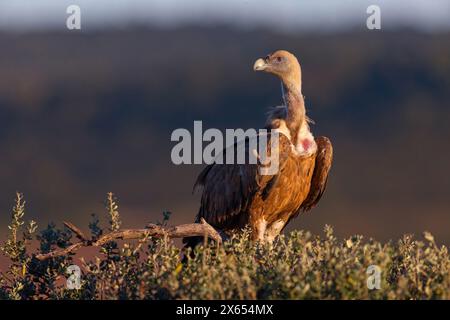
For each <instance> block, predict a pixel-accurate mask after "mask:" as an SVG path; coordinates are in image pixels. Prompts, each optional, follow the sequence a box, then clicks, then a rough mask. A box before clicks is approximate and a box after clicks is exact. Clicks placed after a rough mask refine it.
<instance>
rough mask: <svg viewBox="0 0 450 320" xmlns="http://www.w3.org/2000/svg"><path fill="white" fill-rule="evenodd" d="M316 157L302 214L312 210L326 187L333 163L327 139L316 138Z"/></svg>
mask: <svg viewBox="0 0 450 320" xmlns="http://www.w3.org/2000/svg"><path fill="white" fill-rule="evenodd" d="M316 143H317V156H316V165H315V167H314V173H313V176H312V179H311V188H310V190H309V194H308V196H307V198H306V200H305V201H303V203H302V206H301V208H300V210H302V211H303V212H305V211H309V210H311V209H312V208H314V207H315V206H316V205H317V203H318V202H319V200H320V198H321V197H322V194H323V192H324V191H325V188H326V186H327V180H328V173H329V171H330V168H331V163H332V162H333V146H332V145H331V141H330V139H328V138H327V137H318V138H316Z"/></svg>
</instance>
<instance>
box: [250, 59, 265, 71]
mask: <svg viewBox="0 0 450 320" xmlns="http://www.w3.org/2000/svg"><path fill="white" fill-rule="evenodd" d="M266 68H267V63H266V61H264V59H262V58H259V59H258V60H256V61H255V64H254V65H253V70H254V71H263V70H265V69H266Z"/></svg>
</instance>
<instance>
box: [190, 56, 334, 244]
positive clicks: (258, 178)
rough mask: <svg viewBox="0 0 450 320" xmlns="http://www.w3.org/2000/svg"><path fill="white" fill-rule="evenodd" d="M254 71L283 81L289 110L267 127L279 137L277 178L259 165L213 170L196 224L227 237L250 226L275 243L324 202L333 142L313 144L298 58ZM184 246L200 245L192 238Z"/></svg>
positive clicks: (202, 182) (204, 175)
mask: <svg viewBox="0 0 450 320" xmlns="http://www.w3.org/2000/svg"><path fill="white" fill-rule="evenodd" d="M253 69H254V70H255V71H259V72H266V73H270V74H273V75H275V76H276V77H278V78H279V79H280V80H281V88H282V98H283V102H284V104H283V105H282V106H279V107H275V108H273V109H272V110H271V111H270V112H269V115H268V119H267V123H266V128H267V129H270V130H271V133H269V134H268V135H269V136H270V137H272V138H273V136H274V132H276V133H277V136H278V140H279V143H278V150H277V151H278V154H279V157H278V159H279V160H278V161H279V169H278V172H276V173H274V174H270V175H262V174H261V171H260V170H259V169H260V168H261V166H262V165H261V164H260V163H257V164H248V163H247V164H219V163H213V164H210V165H208V166H207V167H206V168H205V169H204V170H203V171H202V172H201V173H200V175H199V176H198V178H197V181H196V183H195V187H202V188H203V193H202V197H201V204H200V209H199V211H198V214H197V221H199V220H200V219H201V218H204V219H205V220H206V221H207V222H208V223H209V224H211V225H212V226H213V227H215V228H218V229H221V230H222V231H224V232H227V231H232V230H239V229H241V228H243V227H244V226H246V225H249V226H250V228H251V234H252V239H253V240H259V241H268V242H271V241H273V239H274V238H275V237H276V236H277V235H279V234H280V232H281V231H282V230H283V229H284V228H285V227H286V225H287V224H288V223H289V221H291V219H293V218H295V217H297V216H298V215H299V213H301V212H305V211H308V210H310V209H312V208H313V207H314V206H315V205H316V204H317V203H318V202H319V200H320V198H321V197H322V194H323V192H324V190H325V187H326V184H327V178H328V172H329V170H330V167H331V163H332V157H333V148H332V145H331V142H330V140H329V139H328V138H326V137H318V138H314V136H313V134H312V133H311V131H310V127H309V122H310V120H309V118H308V117H307V116H306V110H305V103H304V98H303V94H302V75H301V68H300V64H299V62H298V60H297V58H296V57H295V56H294V55H293V54H291V53H289V52H287V51H284V50H279V51H276V52H274V53H272V54H269V55H268V56H266V57H265V58H260V59H258V60H256V62H255V64H254V66H253ZM236 145H237V144H235V145H234V148H236ZM248 145H249V143H248V141H246V147H247V148H248ZM267 148H270V147H269V146H268V147H267ZM271 151H272V152H273V150H271ZM271 151H270V150H269V151H268V152H269V153H270V152H271ZM224 152H226V150H224ZM197 240H198V239H197ZM185 243H187V244H188V245H190V244H192V243H195V239H194V238H187V239H185Z"/></svg>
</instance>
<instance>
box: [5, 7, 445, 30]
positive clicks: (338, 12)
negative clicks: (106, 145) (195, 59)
mask: <svg viewBox="0 0 450 320" xmlns="http://www.w3.org/2000/svg"><path fill="white" fill-rule="evenodd" d="M71 4H76V5H79V6H80V7H81V12H82V28H85V29H90V28H97V27H109V26H123V25H127V24H137V23H139V24H154V25H163V26H166V25H168V26H172V25H178V24H183V23H200V24H201V23H208V22H210V23H217V22H226V23H235V24H238V25H241V26H250V27H251V26H255V25H261V24H263V25H270V26H274V27H276V28H281V29H285V28H287V29H307V30H309V29H324V30H334V29H339V28H345V27H348V26H355V25H361V24H362V25H365V21H366V18H367V13H366V9H367V7H368V6H369V5H371V4H376V5H379V6H380V8H381V15H382V26H383V27H387V28H390V27H397V26H408V27H413V28H417V29H422V30H450V0H378V1H377V0H356V1H355V0H353V1H352V0H320V1H319V0H226V1H225V0H95V1H94V0H0V29H19V30H20V29H25V30H28V29H41V28H64V27H65V19H66V18H67V14H66V8H67V7H68V6H69V5H71Z"/></svg>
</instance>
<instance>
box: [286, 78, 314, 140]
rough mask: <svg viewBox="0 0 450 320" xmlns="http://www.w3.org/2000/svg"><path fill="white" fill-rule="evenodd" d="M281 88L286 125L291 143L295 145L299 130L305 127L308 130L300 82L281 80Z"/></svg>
mask: <svg viewBox="0 0 450 320" xmlns="http://www.w3.org/2000/svg"><path fill="white" fill-rule="evenodd" d="M281 90H282V94H283V100H284V104H285V105H286V107H287V115H286V120H285V121H286V126H287V128H288V129H289V133H290V136H291V141H292V143H293V144H294V145H297V143H298V142H299V141H298V139H299V132H300V130H301V129H303V130H304V129H307V130H308V131H309V128H308V123H307V121H306V110H305V103H304V100H303V95H302V91H301V84H300V83H298V84H294V83H292V82H285V81H282V82H281Z"/></svg>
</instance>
